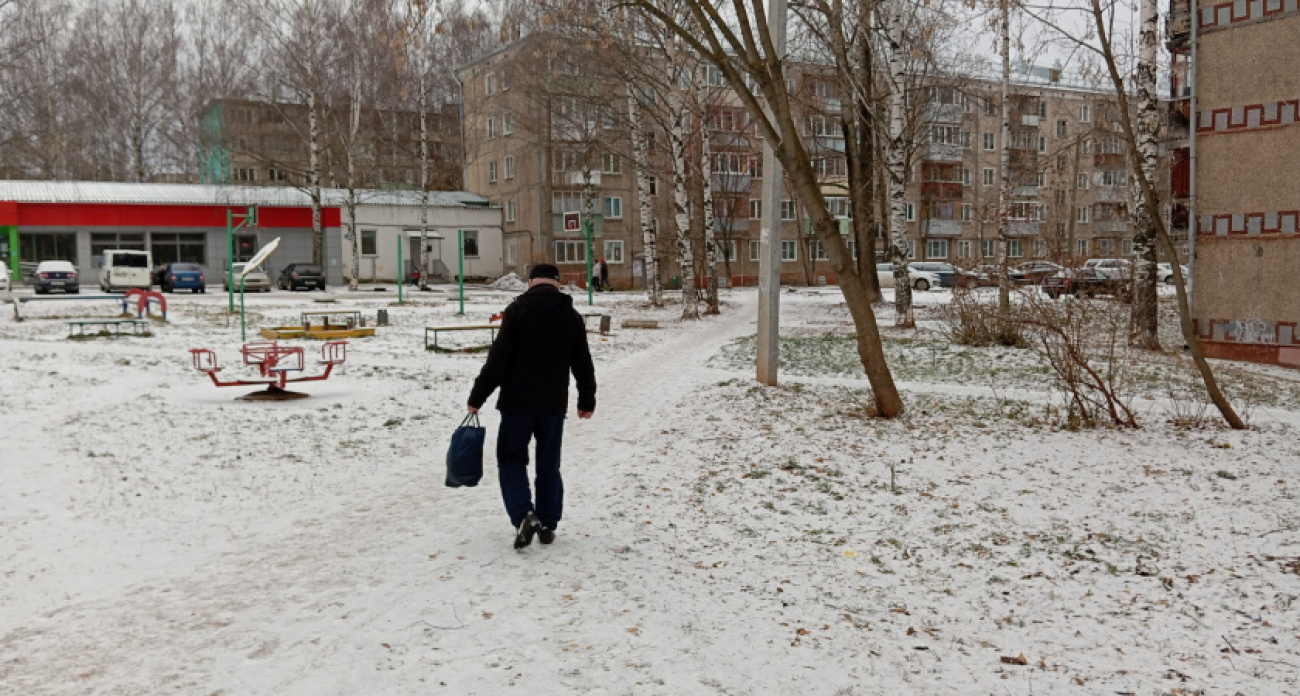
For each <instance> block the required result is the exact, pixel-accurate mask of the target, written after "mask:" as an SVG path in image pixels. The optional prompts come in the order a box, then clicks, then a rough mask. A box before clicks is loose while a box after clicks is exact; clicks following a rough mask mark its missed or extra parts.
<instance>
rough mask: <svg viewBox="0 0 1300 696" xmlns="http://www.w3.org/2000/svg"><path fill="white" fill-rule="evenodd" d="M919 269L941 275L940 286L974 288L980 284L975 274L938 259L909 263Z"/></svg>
mask: <svg viewBox="0 0 1300 696" xmlns="http://www.w3.org/2000/svg"><path fill="white" fill-rule="evenodd" d="M909 266H911V267H912V268H914V269H916V270H918V271H925V272H927V273H933V274H935V275H937V276H939V286H940V287H944V288H951V287H960V288H973V287H975V286H976V285H977V284H978V280H977V279H976V278H975V275H974V274H972V273H968V272H966V271H963V270H962V269H960V268H958V267H956V266H954V265H952V264H950V263H942V262H938V261H917V262H915V263H912V264H909Z"/></svg>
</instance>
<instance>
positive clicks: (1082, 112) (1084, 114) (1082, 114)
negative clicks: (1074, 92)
mask: <svg viewBox="0 0 1300 696" xmlns="http://www.w3.org/2000/svg"><path fill="white" fill-rule="evenodd" d="M1091 120H1092V114H1090V113H1089V112H1088V107H1087V106H1081V107H1079V123H1088V122H1089V121H1091Z"/></svg>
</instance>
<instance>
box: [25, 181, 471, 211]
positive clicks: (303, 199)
mask: <svg viewBox="0 0 1300 696" xmlns="http://www.w3.org/2000/svg"><path fill="white" fill-rule="evenodd" d="M321 198H322V200H323V201H324V203H325V204H326V205H330V206H336V205H342V203H343V201H344V200H346V199H347V191H346V190H345V189H321ZM357 199H358V202H360V203H362V204H365V205H420V204H421V203H420V192H419V191H378V190H369V189H365V190H358V191H357ZM0 200H3V201H14V202H18V203H138V204H163V205H265V206H306V205H311V198H310V197H309V196H308V195H307V192H306V191H303V190H302V189H298V188H293V187H290V186H215V185H210V184H135V183H122V182H112V181H13V180H8V181H3V180H0ZM429 205H430V206H432V207H435V208H486V207H488V199H487V198H486V197H484V196H480V195H478V194H474V193H469V192H467V191H431V192H429Z"/></svg>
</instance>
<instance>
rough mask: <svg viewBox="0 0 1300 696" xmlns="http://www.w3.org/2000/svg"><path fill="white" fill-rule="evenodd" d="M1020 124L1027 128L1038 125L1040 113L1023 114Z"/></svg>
mask: <svg viewBox="0 0 1300 696" xmlns="http://www.w3.org/2000/svg"><path fill="white" fill-rule="evenodd" d="M1020 125H1022V126H1024V127H1026V128H1037V127H1038V114H1021V115H1020Z"/></svg>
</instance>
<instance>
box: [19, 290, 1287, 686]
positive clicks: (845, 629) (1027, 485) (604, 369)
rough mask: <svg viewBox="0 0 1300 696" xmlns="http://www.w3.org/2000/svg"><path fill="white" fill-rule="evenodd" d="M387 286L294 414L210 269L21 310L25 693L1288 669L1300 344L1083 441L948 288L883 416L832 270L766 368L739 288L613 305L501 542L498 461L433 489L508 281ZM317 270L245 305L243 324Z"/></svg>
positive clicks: (1160, 391) (1174, 363) (998, 680)
mask: <svg viewBox="0 0 1300 696" xmlns="http://www.w3.org/2000/svg"><path fill="white" fill-rule="evenodd" d="M444 287H445V286H444ZM392 290H393V289H392V288H389V289H388V291H387V292H374V291H373V290H366V291H361V292H357V293H347V292H346V291H342V290H339V291H331V292H330V293H328V294H327V295H326V297H327V298H328V299H332V300H334V303H333V304H330V305H326V307H329V308H333V307H339V308H340V309H343V308H346V309H360V310H362V312H363V313H364V314H365V315H366V316H367V318H368V319H373V317H374V314H375V310H376V309H379V308H386V309H387V310H388V315H389V319H390V323H391V324H392V325H390V326H387V327H381V328H379V329H378V334H377V335H376V336H375V337H373V338H363V339H355V340H352V341H351V342H350V343H349V346H348V348H349V353H348V362H347V364H346V365H345V366H344V368H343V369H342V370H341V371H336V373H335V374H334V375H333V376H332V377H331V378H330V379H329V380H327V381H321V382H307V383H304V384H302V385H300V386H298V387H296V388H295V389H296V390H298V391H302V392H305V393H308V394H310V398H307V399H302V400H299V401H292V402H276V403H266V402H261V403H257V402H241V401H236V400H235V397H236V396H238V395H240V394H242V393H244V392H246V391H251V390H252V389H251V388H225V389H221V388H217V387H215V386H213V385H212V384H211V382H209V381H208V380H207V379H206V378H205V377H204V376H203V375H201V374H200V373H198V372H196V371H195V370H194V369H193V368H192V367H191V365H190V356H189V353H188V349H189V348H196V347H206V348H212V349H214V350H215V351H216V353H217V356H218V359H219V360H220V362H221V364H222V365H223V367H224V370H223V372H222V375H223V377H225V378H231V377H232V376H234V375H237V374H247V372H245V371H244V370H243V368H241V367H240V366H239V365H238V364H237V355H238V353H237V351H238V347H239V345H240V340H239V319H238V316H237V315H236V316H234V317H233V318H232V317H231V316H229V315H228V314H227V313H226V311H225V310H226V299H225V297H224V296H223V295H220V294H212V293H210V294H208V295H195V296H189V295H173V296H170V297H169V307H168V317H169V319H170V322H169V323H168V324H165V325H158V326H157V327H156V329H155V332H154V335H153V336H152V337H147V338H134V337H122V338H120V339H108V338H98V339H90V340H83V341H71V340H68V339H67V338H66V335H67V331H66V327H65V325H64V323H63V320H65V319H71V318H76V317H83V316H107V315H109V314H111V313H112V312H113V311H115V309H114V308H112V307H110V306H109V303H102V302H100V303H95V302H90V301H85V302H77V301H68V302H58V303H43V302H37V303H29V304H27V305H26V306H25V307H24V311H23V313H24V316H25V317H26V320H25V321H23V322H21V323H19V322H15V321H14V320H13V318H12V317H11V316H10V313H8V312H0V317H2V318H0V351H2V354H3V355H4V357H5V359H4V361H3V364H0V437H3V441H2V443H0V453H2V454H0V460H3V469H4V473H5V478H4V482H3V484H2V485H0V569H3V572H0V607H3V611H0V692H2V693H14V694H87V693H97V694H128V693H129V694H137V693H139V694H146V693H147V694H157V693H182V694H214V693H220V694H228V695H234V694H271V693H275V694H313V695H315V694H358V693H368V694H426V693H447V694H502V693H510V692H512V691H518V692H519V693H529V694H559V693H584V694H625V693H645V694H665V695H679V694H781V693H800V694H826V695H828V696H829V695H832V694H836V695H841V694H901V693H908V694H1053V693H1070V694H1083V693H1130V694H1143V695H1146V694H1167V695H1172V694H1194V693H1205V694H1233V693H1243V694H1288V693H1297V692H1300V685H1298V684H1297V677H1298V676H1300V674H1298V671H1300V648H1298V643H1300V626H1298V625H1297V619H1298V618H1300V617H1298V616H1297V612H1298V611H1300V606H1297V604H1296V601H1295V600H1296V599H1297V595H1300V589H1297V588H1300V577H1297V576H1298V575H1300V533H1298V531H1297V530H1298V521H1300V520H1298V515H1297V507H1296V504H1295V496H1296V491H1295V489H1296V485H1297V479H1296V475H1297V471H1296V469H1297V466H1298V465H1300V439H1298V438H1297V429H1298V428H1300V398H1297V397H1300V375H1297V373H1296V372H1295V371H1288V370H1281V369H1277V368H1268V367H1261V366H1242V365H1228V364H1223V363H1219V364H1216V367H1217V368H1218V369H1220V372H1221V376H1222V377H1223V378H1224V380H1225V387H1226V388H1228V390H1229V392H1230V393H1232V394H1238V395H1240V394H1242V393H1243V386H1245V385H1249V388H1250V390H1251V391H1250V394H1251V397H1250V399H1248V400H1247V401H1245V402H1240V401H1239V402H1238V403H1239V405H1243V406H1246V407H1248V409H1249V415H1250V417H1251V423H1252V429H1251V430H1248V431H1245V432H1233V431H1230V430H1226V429H1223V428H1222V427H1221V426H1219V425H1218V424H1217V423H1216V422H1215V421H1214V419H1213V417H1212V416H1213V413H1211V414H1210V416H1211V417H1210V418H1209V419H1208V422H1207V423H1205V424H1202V425H1200V426H1197V427H1192V428H1180V427H1177V426H1175V425H1174V424H1172V423H1170V422H1168V421H1169V415H1168V413H1167V412H1168V411H1169V410H1170V409H1172V408H1174V407H1175V406H1177V405H1178V404H1177V403H1176V400H1174V399H1172V398H1171V395H1170V392H1168V391H1167V390H1166V388H1165V385H1164V384H1162V383H1160V382H1159V380H1157V379H1152V380H1148V381H1145V382H1139V385H1138V388H1139V389H1145V390H1146V391H1140V392H1139V393H1138V394H1136V395H1135V403H1136V404H1138V405H1139V406H1138V408H1139V418H1140V422H1141V423H1142V424H1143V426H1144V427H1143V428H1142V429H1140V430H1136V431H1124V430H1111V429H1096V430H1077V431H1074V430H1068V429H1065V428H1062V427H1060V426H1059V425H1058V424H1057V423H1056V422H1055V421H1054V418H1053V415H1052V413H1053V412H1052V411H1051V410H1050V409H1051V408H1052V407H1053V406H1054V405H1056V406H1057V407H1059V396H1057V395H1056V394H1055V393H1054V392H1053V390H1052V388H1051V385H1050V383H1049V381H1048V380H1049V378H1048V376H1047V373H1046V372H1044V371H1041V369H1040V368H1041V366H1040V365H1039V364H1038V363H1037V362H1036V360H1035V359H1034V358H1033V354H1032V353H1030V352H1028V351H1015V350H1011V349H996V350H995V349H987V350H979V351H975V350H969V351H968V350H959V349H957V348H954V347H951V346H948V345H947V344H946V342H944V341H942V339H939V338H938V337H937V336H936V335H935V333H934V332H933V331H932V328H933V320H934V317H935V313H936V311H937V309H938V307H940V306H941V305H942V304H943V303H944V302H946V300H947V298H948V294H947V293H945V292H931V293H918V294H917V303H918V309H917V317H918V320H919V321H920V322H921V324H922V328H921V329H918V330H908V331H902V330H898V329H893V328H892V327H891V324H892V310H891V309H890V307H889V305H884V306H882V307H880V308H879V309H878V313H879V315H880V321H881V326H882V328H883V333H884V334H885V335H886V337H887V339H888V341H889V346H888V350H889V354H890V356H891V360H894V361H896V363H897V367H896V368H895V377H896V379H897V380H898V381H899V385H900V387H901V388H902V390H903V393H904V399H905V402H906V404H907V406H908V413H907V414H906V415H905V416H904V417H903V418H901V419H897V420H894V421H881V420H874V419H869V418H866V417H865V416H864V415H863V414H864V407H865V406H866V405H867V404H868V403H869V402H870V398H869V392H868V390H867V388H866V384H865V381H864V380H863V379H862V376H861V373H860V371H859V372H857V373H855V372H854V371H853V370H851V369H846V368H844V367H843V365H844V362H843V361H844V360H845V359H847V360H849V361H851V360H852V359H853V357H852V340H851V322H850V320H849V316H848V312H847V310H846V309H845V307H844V305H843V298H842V297H840V296H839V294H838V291H837V290H835V289H834V288H811V289H789V290H787V291H785V292H783V293H782V296H781V308H782V318H781V326H782V332H783V339H784V340H786V341H787V342H788V346H789V348H790V351H789V364H785V363H783V365H782V372H781V383H780V385H779V386H777V387H764V386H761V385H759V384H758V383H757V382H756V381H755V380H754V367H753V362H752V357H751V353H752V343H753V338H752V337H753V334H754V331H755V325H756V306H757V296H756V294H755V292H754V291H753V290H750V289H737V290H733V291H724V294H723V311H722V314H721V315H720V316H715V317H705V318H702V319H701V320H699V321H696V322H681V321H679V320H677V316H678V315H679V314H680V311H681V307H680V304H672V303H670V304H669V305H668V306H667V307H665V308H663V309H653V308H650V307H648V306H646V305H645V303H644V297H643V296H642V295H639V294H631V293H603V294H597V295H596V296H595V301H596V303H597V304H598V305H599V306H601V307H603V308H605V309H607V310H608V311H609V312H610V313H611V314H612V315H613V316H614V327H615V331H614V333H613V335H611V336H608V337H601V336H599V335H598V334H594V333H593V334H591V335H590V337H591V343H592V351H593V356H594V358H595V360H596V363H597V378H598V381H599V385H600V386H599V393H598V397H597V409H596V415H595V418H594V419H592V420H590V421H585V420H578V419H576V418H571V419H570V420H569V421H568V427H567V429H566V440H567V441H566V443H565V450H564V451H565V455H564V457H565V458H564V461H565V468H564V470H565V482H566V489H567V496H566V505H567V507H566V513H565V518H564V520H563V522H562V523H561V525H560V526H559V529H558V538H557V540H556V542H555V544H553V545H551V546H541V545H539V544H537V543H534V545H533V546H532V547H530V548H528V549H525V550H523V551H514V550H513V549H512V548H511V540H512V538H513V534H512V530H511V529H510V528H509V523H508V521H507V518H506V515H505V512H504V510H503V508H502V505H501V502H500V500H499V494H498V492H497V489H496V485H495V482H494V481H493V477H492V475H491V470H490V469H489V471H488V473H487V476H485V480H484V483H483V484H482V485H481V486H479V487H478V488H473V489H463V488H462V489H448V488H445V487H444V486H443V483H442V477H443V474H444V470H443V465H442V458H443V455H444V452H445V447H446V442H447V438H448V436H449V435H450V432H451V431H452V429H453V428H454V427H455V426H456V425H457V424H458V423H459V422H460V419H461V417H462V415H463V413H464V410H465V399H466V397H467V395H468V393H469V389H470V384H471V381H472V380H473V377H474V375H475V374H476V373H477V371H478V368H479V367H480V365H481V364H482V362H483V359H484V358H483V354H482V353H481V352H454V353H441V352H426V351H425V350H423V327H424V326H425V325H429V324H445V323H455V322H460V321H463V322H466V323H478V322H482V321H485V320H486V319H487V317H488V316H490V315H491V314H494V313H496V312H499V311H500V310H501V309H502V308H503V307H504V306H505V304H506V303H508V302H509V301H510V299H511V298H512V297H513V296H514V294H515V293H514V292H509V291H501V290H495V289H492V288H490V287H475V288H473V289H471V290H470V291H469V294H468V296H467V298H466V304H465V314H466V316H464V317H459V316H456V312H457V310H458V308H459V302H458V298H457V296H456V294H455V290H454V289H453V290H449V291H444V292H419V291H415V290H411V291H410V292H407V293H406V294H405V297H406V299H407V302H406V303H405V304H403V305H398V304H397V303H396V293H395V292H393V291H392ZM20 292H22V291H21V290H20ZM319 299H322V296H321V294H320V293H295V294H290V293H282V292H281V293H271V294H269V295H259V296H249V297H248V298H247V306H248V313H249V318H248V326H249V330H250V338H251V337H252V336H253V335H254V334H255V328H256V327H258V326H265V325H285V324H294V323H296V320H297V318H298V313H299V312H301V311H309V310H316V309H321V308H322V306H321V305H319V304H316V303H315V302H313V300H319ZM575 303H576V304H578V305H580V306H583V305H585V303H586V294H585V292H584V293H577V294H575ZM630 318H639V319H657V320H658V321H659V325H660V326H661V327H662V328H660V329H656V330H635V329H620V328H619V324H620V322H621V321H622V320H624V319H630ZM476 333H477V332H460V333H454V334H448V337H447V341H448V342H450V343H452V344H453V345H461V346H463V347H466V348H471V347H475V346H476V344H478V343H481V342H482V341H484V340H485V337H484V336H480V335H476ZM801 341H802V342H801ZM819 342H821V343H824V344H825V345H824V349H822V348H819V347H818V346H819V345H820V344H819ZM440 343H441V338H440ZM304 345H306V346H307V349H308V353H309V355H311V354H312V353H313V352H314V351H315V350H317V346H318V345H319V344H317V343H313V342H308V343H305V344H304ZM846 346H847V348H846ZM846 355H847V356H849V357H848V358H845V357H844V356H846ZM785 359H786V358H785V357H783V361H784V360H785ZM1160 360H1166V359H1165V358H1163V357H1161V356H1154V357H1152V358H1150V359H1149V361H1153V362H1158V361H1160ZM1166 362H1168V365H1166V366H1164V367H1162V368H1161V369H1167V370H1174V369H1182V368H1179V367H1178V366H1179V365H1180V364H1181V363H1179V362H1178V360H1177V359H1176V358H1174V357H1169V358H1167V360H1166ZM1184 367H1185V366H1184ZM315 369H316V368H314V367H310V366H309V369H308V371H309V372H312V371H314V370H315ZM492 403H494V401H489V406H490V405H491V404H492ZM484 415H485V418H484V423H485V425H486V426H487V427H488V442H487V446H486V450H485V451H486V455H487V461H488V462H489V465H490V462H491V461H492V457H491V453H492V452H493V448H494V445H495V438H494V435H495V426H496V425H497V423H498V422H499V420H498V418H497V416H496V412H495V411H494V410H491V409H485V411H484ZM1021 656H1023V657H1024V658H1025V662H1026V663H1027V664H1025V665H1017V664H1008V663H1007V662H1005V661H1004V660H1003V658H1009V659H1013V661H1016V660H1019V658H1020V657H1021Z"/></svg>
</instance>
